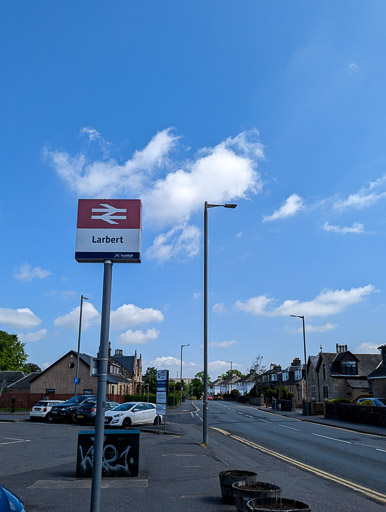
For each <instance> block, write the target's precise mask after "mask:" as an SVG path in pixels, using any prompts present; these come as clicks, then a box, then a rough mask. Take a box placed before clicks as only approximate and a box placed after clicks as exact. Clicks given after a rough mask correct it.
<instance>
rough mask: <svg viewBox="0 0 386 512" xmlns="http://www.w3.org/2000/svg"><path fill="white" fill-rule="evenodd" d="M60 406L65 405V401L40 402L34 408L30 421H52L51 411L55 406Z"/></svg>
mask: <svg viewBox="0 0 386 512" xmlns="http://www.w3.org/2000/svg"><path fill="white" fill-rule="evenodd" d="M58 404H64V400H39V402H38V403H37V404H35V405H34V406H33V407H32V409H31V412H30V413H29V419H30V420H31V421H35V420H39V419H40V420H47V421H51V420H52V416H51V409H52V407H53V406H54V405H58Z"/></svg>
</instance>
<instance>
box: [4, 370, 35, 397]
mask: <svg viewBox="0 0 386 512" xmlns="http://www.w3.org/2000/svg"><path fill="white" fill-rule="evenodd" d="M21 373H23V372H21ZM40 373H41V372H32V373H29V374H28V375H25V376H24V377H22V378H21V379H19V380H17V381H16V382H13V383H12V384H10V385H9V386H8V387H7V392H8V393H11V394H15V393H29V390H30V386H31V380H32V379H33V378H35V377H36V376H37V375H39V374H40Z"/></svg>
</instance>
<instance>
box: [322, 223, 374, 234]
mask: <svg viewBox="0 0 386 512" xmlns="http://www.w3.org/2000/svg"><path fill="white" fill-rule="evenodd" d="M322 229H324V231H327V233H339V234H341V235H347V233H352V234H362V233H365V230H364V226H363V224H360V223H359V222H354V224H353V225H352V226H351V227H349V226H347V227H341V226H332V225H331V224H329V223H328V222H325V223H324V224H323V226H322Z"/></svg>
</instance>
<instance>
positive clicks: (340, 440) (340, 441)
mask: <svg viewBox="0 0 386 512" xmlns="http://www.w3.org/2000/svg"><path fill="white" fill-rule="evenodd" d="M311 435H312V436H318V437H324V438H325V439H331V441H338V442H339V443H346V444H352V443H351V442H350V441H342V439H336V438H335V437H328V436H322V435H321V434H314V433H311Z"/></svg>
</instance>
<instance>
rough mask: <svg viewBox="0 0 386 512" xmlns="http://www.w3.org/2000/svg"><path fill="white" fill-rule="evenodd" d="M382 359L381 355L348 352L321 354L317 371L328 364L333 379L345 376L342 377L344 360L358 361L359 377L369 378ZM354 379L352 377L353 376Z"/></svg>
mask: <svg viewBox="0 0 386 512" xmlns="http://www.w3.org/2000/svg"><path fill="white" fill-rule="evenodd" d="M381 359H382V357H381V355H380V354H353V353H352V352H350V351H347V352H338V353H337V352H321V353H320V354H319V360H318V364H317V369H318V368H319V367H320V365H321V364H322V363H324V364H326V366H329V367H330V369H331V370H330V374H331V377H334V376H335V377H336V376H343V377H347V376H346V375H342V372H341V368H340V363H341V362H342V361H344V360H346V361H349V360H351V361H357V363H358V376H361V377H367V376H368V375H369V374H370V373H371V372H373V371H374V370H375V368H376V367H377V366H378V364H379V363H380V361H381ZM351 378H352V376H351Z"/></svg>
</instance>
